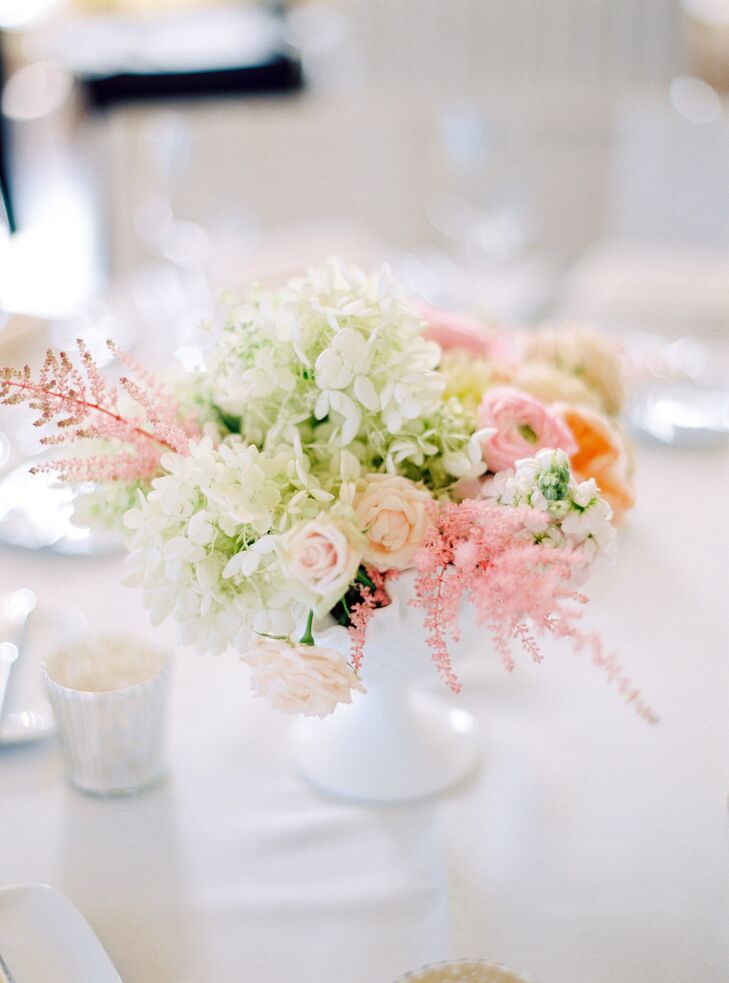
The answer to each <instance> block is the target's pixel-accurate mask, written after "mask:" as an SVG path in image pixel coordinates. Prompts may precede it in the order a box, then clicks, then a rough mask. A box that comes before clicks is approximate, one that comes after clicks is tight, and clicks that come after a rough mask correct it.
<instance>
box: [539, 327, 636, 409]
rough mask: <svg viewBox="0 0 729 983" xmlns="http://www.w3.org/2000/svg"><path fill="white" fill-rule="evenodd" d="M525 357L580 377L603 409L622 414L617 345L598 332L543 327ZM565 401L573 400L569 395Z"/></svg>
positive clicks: (564, 396)
mask: <svg viewBox="0 0 729 983" xmlns="http://www.w3.org/2000/svg"><path fill="white" fill-rule="evenodd" d="M523 358H524V361H525V362H543V363H547V364H549V365H553V366H554V367H555V368H556V369H558V370H559V371H560V372H562V373H563V374H564V375H570V376H573V377H576V378H578V379H579V380H580V382H581V383H582V384H583V385H585V386H586V387H587V388H588V389H590V390H592V392H594V393H595V394H596V395H597V396H598V398H599V399H600V409H604V410H605V411H606V412H607V413H610V414H614V413H618V412H620V408H621V407H622V405H623V400H624V398H625V393H624V390H623V379H622V372H621V369H620V360H619V358H618V353H617V350H616V348H615V346H614V345H613V344H612V343H611V342H610V341H609V339H607V338H605V337H604V336H603V335H601V334H599V333H598V332H597V331H590V330H589V329H586V328H576V327H569V326H565V327H564V328H561V329H559V330H553V329H551V328H541V329H540V330H538V331H536V332H535V333H534V334H533V335H531V336H530V338H529V339H528V341H527V343H526V347H525V349H524V354H523ZM562 398H563V399H571V397H570V396H567V395H566V394H565V395H563V396H562Z"/></svg>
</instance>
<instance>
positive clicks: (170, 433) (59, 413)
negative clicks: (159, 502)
mask: <svg viewBox="0 0 729 983" xmlns="http://www.w3.org/2000/svg"><path fill="white" fill-rule="evenodd" d="M76 344H77V346H78V351H79V355H80V365H79V366H78V367H77V366H75V365H74V364H73V362H72V361H71V359H70V358H69V356H68V354H67V353H66V352H58V353H56V352H54V351H52V350H51V349H49V350H48V351H47V352H46V357H45V361H44V362H43V366H42V368H41V370H40V373H39V375H38V378H37V379H34V378H33V374H32V372H31V370H30V367H29V366H27V365H26V366H24V368H22V369H14V368H3V369H0V403H2V404H5V405H6V406H11V405H15V404H18V403H27V405H28V406H29V407H30V409H31V410H34V411H35V412H36V413H37V414H38V416H37V419H36V420H35V421H34V426H36V427H46V426H52V425H53V424H55V427H56V431H55V432H54V433H50V434H47V435H46V436H44V437H43V438H42V441H41V443H43V444H67V443H73V442H74V441H77V440H82V439H94V440H103V441H110V442H112V444H113V445H115V450H114V451H113V452H112V453H109V454H97V455H93V456H90V457H71V458H67V459H63V460H57V461H52V462H50V463H48V464H44V465H42V466H41V467H39V468H35V469H33V470H36V471H53V472H55V473H57V474H58V476H59V477H60V478H62V479H64V480H66V481H135V480H144V479H148V478H151V477H154V476H155V475H156V474H158V473H159V471H160V458H161V457H162V455H163V454H164V453H165V452H166V451H175V452H177V453H186V451H187V445H188V441H189V440H190V438H192V437H196V436H198V434H199V430H198V427H197V425H196V423H195V422H194V421H193V420H192V419H191V418H189V417H186V416H184V415H183V414H182V413H181V411H180V408H179V407H178V405H177V403H176V402H175V400H174V399H173V398H172V397H171V396H170V395H168V394H167V393H166V392H165V391H164V390H163V389H162V387H161V386H160V384H159V383H158V382H157V381H156V380H155V379H154V378H153V377H152V376H151V375H150V374H149V373H148V372H147V371H146V370H144V369H142V367H141V366H138V365H137V364H136V363H135V362H134V361H133V360H132V359H131V358H130V357H129V356H127V355H126V354H124V353H121V352H119V351H118V350H117V348H116V346H115V345H114V344H113V343H112V342H109V343H108V344H109V348H110V350H111V351H112V352H113V353H114V354H115V355H116V356H117V357H118V358H119V359H120V360H121V361H122V362H123V363H124V364H125V365H126V366H127V367H128V368H129V369H130V370H131V371H132V372H133V373H134V374H135V375H136V376H137V381H133V380H131V379H129V378H126V377H124V378H122V379H120V381H119V385H120V386H121V388H122V389H123V390H124V391H125V392H126V393H127V395H128V396H129V397H131V399H133V400H134V402H135V403H136V404H137V405H138V406H139V407H140V409H141V410H142V411H143V416H140V417H135V416H130V415H129V414H124V413H122V411H121V410H120V408H119V398H120V393H119V390H118V389H117V388H116V387H115V386H113V385H111V384H110V383H109V382H108V381H107V380H106V378H105V377H104V376H103V374H102V373H101V371H100V370H99V368H98V366H97V365H96V364H95V362H94V360H93V357H92V355H91V353H90V352H89V350H88V348H87V347H86V345H85V344H84V342H83V341H81V340H80V339H79V340H77V342H76Z"/></svg>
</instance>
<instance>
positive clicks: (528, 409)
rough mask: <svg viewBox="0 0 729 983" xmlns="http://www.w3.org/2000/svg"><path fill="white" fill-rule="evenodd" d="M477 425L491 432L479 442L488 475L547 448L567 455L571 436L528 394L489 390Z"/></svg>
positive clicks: (571, 445) (572, 444)
mask: <svg viewBox="0 0 729 983" xmlns="http://www.w3.org/2000/svg"><path fill="white" fill-rule="evenodd" d="M478 425H479V428H480V429H482V430H485V429H488V428H493V430H494V431H495V432H493V433H491V434H490V435H489V436H488V437H486V439H485V440H484V441H483V445H482V447H483V459H484V461H485V462H486V464H487V465H488V467H489V469H490V470H491V471H503V470H505V469H506V468H511V467H513V466H514V464H515V463H516V462H517V461H519V460H521V459H522V458H525V457H534V455H535V454H536V453H537V451H539V450H542V448H545V447H548V448H552V449H554V450H563V451H565V452H566V453H567V454H571V453H572V452H573V451H574V450H575V442H574V440H573V439H572V434H571V433H570V431H569V429H568V427H567V426H565V424H564V423H563V422H562V420H560V419H559V417H557V416H556V415H554V414H552V413H550V412H549V411H548V410H547V409H546V408H545V407H544V406H542V404H541V403H540V402H539V400H538V399H535V398H534V397H533V396H530V395H529V394H528V393H524V392H520V391H519V390H518V389H512V388H511V387H510V386H499V387H497V388H496V389H489V390H488V391H487V392H486V393H485V395H484V397H483V399H482V400H481V405H480V406H479V408H478Z"/></svg>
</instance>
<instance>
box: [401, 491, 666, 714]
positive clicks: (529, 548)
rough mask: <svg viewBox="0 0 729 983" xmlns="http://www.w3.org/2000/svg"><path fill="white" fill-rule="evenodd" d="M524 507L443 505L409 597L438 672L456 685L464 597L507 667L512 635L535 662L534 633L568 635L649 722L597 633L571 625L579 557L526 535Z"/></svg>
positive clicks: (576, 615)
mask: <svg viewBox="0 0 729 983" xmlns="http://www.w3.org/2000/svg"><path fill="white" fill-rule="evenodd" d="M529 511H530V510H529V509H525V508H520V509H507V508H503V507H502V506H499V505H496V504H494V503H492V502H485V501H474V500H467V501H465V502H462V503H461V504H459V505H454V504H449V505H446V506H444V507H443V508H442V509H441V512H440V515H439V517H438V522H437V525H436V526H435V527H434V528H433V529H432V531H431V533H430V535H429V536H428V538H427V539H426V541H425V542H424V543H423V545H422V547H421V548H420V550H419V552H418V554H417V556H416V563H417V568H418V576H417V579H416V583H415V592H416V596H415V598H414V599H413V601H412V602H411V603H413V605H414V606H416V607H420V608H422V609H423V610H424V611H425V629H426V632H427V641H428V645H429V646H430V649H431V652H432V655H433V659H434V661H435V663H436V665H437V667H438V670H439V672H440V674H441V676H442V677H443V679H444V680H445V682H446V683H447V684H448V685H449V686H450V688H451V689H452V690H453V691H454V692H458V691H459V689H460V684H459V683H458V679H457V677H456V675H455V673H454V671H453V667H452V665H451V659H450V653H449V651H448V639H449V637H450V638H451V639H453V640H454V641H457V640H458V637H459V627H458V624H459V617H460V615H461V611H462V606H463V602H464V601H468V602H469V603H471V604H472V605H473V607H474V609H475V613H476V619H477V621H478V622H479V623H481V624H484V625H486V627H487V628H488V630H489V633H490V635H491V637H492V639H493V642H494V646H495V648H496V650H497V651H498V653H499V655H500V656H501V658H502V660H503V662H504V665H505V667H506V669H508V670H511V669H513V667H514V660H513V657H512V654H511V647H510V643H511V641H512V640H513V639H517V640H518V641H519V643H520V644H521V646H522V648H523V649H524V651H526V652H527V654H528V655H529V656H530V657H531V658H532V659H534V660H535V661H537V662H539V661H541V659H542V654H541V651H540V648H539V644H538V642H537V639H536V638H535V635H534V633H533V632H535V633H536V634H537V635H540V634H544V633H547V632H548V633H550V634H552V635H555V636H557V637H561V638H569V639H570V640H571V642H572V645H573V647H574V648H575V649H576V650H577V651H581V650H584V649H587V650H589V651H590V652H591V653H592V660H593V662H594V663H595V664H596V665H598V666H599V667H600V668H602V669H603V670H604V671H605V672H606V675H607V676H608V678H609V679H610V680H611V681H613V682H615V683H616V685H617V688H618V691H619V692H620V693H621V694H622V695H624V696H626V699H627V700H628V702H630V703H632V704H634V706H635V708H636V710H637V712H638V713H639V714H640V716H642V717H643V718H644V719H646V720H649V721H651V722H655V720H656V719H657V718H656V717H655V715H654V714H653V713H652V711H651V710H650V708H649V707H648V706H647V705H646V704H645V703H643V701H642V700H641V699H640V694H639V691H638V689H637V688H635V687H633V686H632V685H631V683H630V680H629V678H628V677H627V674H626V673H625V671H624V670H623V668H622V667H621V666H620V664H619V663H618V662H617V660H616V658H615V656H605V655H604V653H603V648H602V643H601V641H600V638H599V636H598V635H597V634H595V633H585V632H582V631H581V630H580V629H579V628H578V626H577V622H578V621H579V619H580V617H581V616H582V608H583V607H584V605H585V603H586V601H587V598H586V597H585V596H584V595H583V594H581V593H579V592H578V591H577V590H576V587H575V584H576V583H577V582H578V581H579V580H580V579H581V576H582V574H583V573H584V570H583V567H584V562H585V561H584V559H583V557H582V555H581V554H580V553H579V552H575V551H573V550H571V549H570V548H568V547H552V546H546V545H540V544H537V543H535V542H534V541H533V538H532V537H531V536H528V535H525V534H524V529H525V519H526V517H527V515H526V513H527V512H529Z"/></svg>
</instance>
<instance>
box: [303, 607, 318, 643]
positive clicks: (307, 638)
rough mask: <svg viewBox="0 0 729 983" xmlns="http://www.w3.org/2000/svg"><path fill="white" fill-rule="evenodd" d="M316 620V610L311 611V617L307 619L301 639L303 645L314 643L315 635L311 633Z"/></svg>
mask: <svg viewBox="0 0 729 983" xmlns="http://www.w3.org/2000/svg"><path fill="white" fill-rule="evenodd" d="M313 622H314V612H313V611H309V617H308V618H307V619H306V628H304V634H303V635H302V636H301V638H300V639H299V644H301V645H314V644H315V642H314V636H313V635H312V634H311V626H312V624H313Z"/></svg>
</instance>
